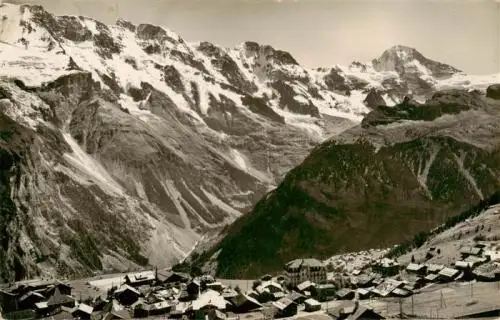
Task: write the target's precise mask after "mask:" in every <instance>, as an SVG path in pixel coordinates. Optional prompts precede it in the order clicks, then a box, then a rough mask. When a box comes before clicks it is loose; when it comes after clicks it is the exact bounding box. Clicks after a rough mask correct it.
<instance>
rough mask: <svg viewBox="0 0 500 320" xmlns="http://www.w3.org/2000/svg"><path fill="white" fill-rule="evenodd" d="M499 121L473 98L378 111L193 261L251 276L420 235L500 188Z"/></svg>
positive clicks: (497, 107) (490, 103)
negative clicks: (300, 260) (299, 260)
mask: <svg viewBox="0 0 500 320" xmlns="http://www.w3.org/2000/svg"><path fill="white" fill-rule="evenodd" d="M491 91H492V90H491V89H490V90H488V92H491ZM499 120H500V103H499V101H498V100H494V99H491V98H489V97H486V96H485V94H484V93H481V92H477V91H472V92H467V91H464V90H451V91H442V92H437V93H435V94H434V95H433V97H432V98H431V99H429V100H428V101H427V102H426V103H425V104H418V103H415V102H411V101H409V102H405V103H402V104H399V105H396V106H394V107H392V108H390V107H385V106H380V107H378V108H377V109H375V110H374V111H373V112H371V113H370V114H368V116H366V117H365V119H364V120H363V122H362V123H361V125H359V126H356V127H354V128H351V129H349V130H346V131H344V132H343V133H341V134H339V135H338V136H336V137H334V138H332V139H330V140H328V141H327V142H325V143H323V144H321V145H320V146H318V147H316V148H315V149H314V150H313V152H312V153H311V154H310V155H309V156H308V157H307V158H306V159H305V160H304V162H303V163H302V164H301V165H299V166H298V167H296V168H294V169H293V170H291V171H290V172H289V173H288V174H287V175H286V177H285V179H284V180H283V182H282V183H281V184H280V185H279V187H278V188H277V189H276V190H274V191H272V192H270V193H269V194H268V195H267V196H266V197H264V198H263V199H262V200H260V201H259V202H258V203H257V205H256V206H255V208H254V210H253V211H252V213H250V214H248V215H246V216H244V217H242V218H240V219H239V220H237V221H236V222H235V223H234V224H233V225H232V226H231V227H230V228H228V229H227V230H226V233H225V237H224V238H223V239H222V241H221V242H220V243H219V244H218V246H216V247H215V248H214V249H212V250H211V251H207V252H206V253H205V254H204V255H202V256H201V258H200V261H201V262H206V261H207V260H208V261H210V262H211V263H210V264H208V265H209V266H212V267H213V266H214V265H215V266H217V269H216V270H217V272H218V274H219V275H220V276H222V277H252V276H257V275H259V274H264V273H267V272H273V271H278V270H280V269H281V268H282V267H283V265H284V263H285V262H287V261H288V260H291V259H293V258H297V257H301V256H311V255H313V256H316V257H319V258H327V257H329V256H331V255H333V254H335V253H338V252H342V251H345V250H349V251H350V250H362V249H368V248H374V247H388V246H390V245H394V244H397V243H400V242H402V241H404V240H408V239H410V238H411V237H412V236H413V235H415V234H417V233H418V232H420V231H428V230H430V229H432V228H434V227H436V226H437V225H439V224H441V223H443V222H444V220H445V219H446V218H447V217H449V216H450V215H452V214H456V213H457V212H461V211H463V210H465V209H467V208H468V207H470V206H471V205H473V204H475V203H477V202H479V201H480V200H482V199H485V198H487V197H489V196H491V195H492V194H493V193H494V192H495V191H497V190H499V188H500V179H499V177H500V125H499ZM198 263H200V262H198Z"/></svg>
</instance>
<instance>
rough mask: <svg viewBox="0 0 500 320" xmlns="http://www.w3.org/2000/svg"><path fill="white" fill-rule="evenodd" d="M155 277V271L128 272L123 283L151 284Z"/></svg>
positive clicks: (135, 285)
mask: <svg viewBox="0 0 500 320" xmlns="http://www.w3.org/2000/svg"><path fill="white" fill-rule="evenodd" d="M155 278H156V277H155V273H154V272H153V271H143V272H137V273H129V274H127V275H126V276H125V283H126V284H128V285H129V286H132V287H139V286H142V285H152V284H153V282H154V281H155Z"/></svg>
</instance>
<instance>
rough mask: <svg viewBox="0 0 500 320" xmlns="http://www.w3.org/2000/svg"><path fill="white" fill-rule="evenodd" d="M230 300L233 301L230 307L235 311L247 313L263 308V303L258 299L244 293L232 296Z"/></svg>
mask: <svg viewBox="0 0 500 320" xmlns="http://www.w3.org/2000/svg"><path fill="white" fill-rule="evenodd" d="M229 301H230V302H231V306H229V309H230V310H231V311H233V312H235V313H246V312H250V311H254V310H258V309H261V308H262V304H260V303H259V302H258V301H257V300H256V299H254V298H252V297H250V296H248V295H245V294H242V293H240V294H238V296H236V297H233V298H231V299H230V300H229Z"/></svg>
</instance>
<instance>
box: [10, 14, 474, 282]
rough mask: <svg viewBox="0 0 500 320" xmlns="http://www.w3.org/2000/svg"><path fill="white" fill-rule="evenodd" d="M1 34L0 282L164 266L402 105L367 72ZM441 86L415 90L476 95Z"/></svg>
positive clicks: (127, 35)
mask: <svg viewBox="0 0 500 320" xmlns="http://www.w3.org/2000/svg"><path fill="white" fill-rule="evenodd" d="M0 20H1V21H0V63H1V67H0V116H1V118H0V119H1V122H0V158H1V159H2V161H1V165H0V169H1V171H0V181H1V183H0V197H1V199H2V206H1V208H0V210H1V215H0V218H1V219H0V229H1V230H0V231H1V235H0V240H1V243H2V247H1V248H0V265H1V266H0V267H1V270H2V274H1V276H2V278H4V279H12V278H22V277H32V276H34V275H37V274H40V273H41V274H46V275H53V274H60V275H61V274H62V275H75V274H78V275H82V274H88V273H89V272H91V271H94V270H106V271H108V270H125V269H133V268H138V267H140V266H141V265H147V264H150V265H160V266H167V265H169V264H172V263H173V262H176V261H178V260H179V259H181V258H183V257H184V256H185V255H186V254H187V253H189V251H190V250H191V249H192V248H193V247H194V246H195V245H196V244H197V243H198V242H199V241H203V240H204V239H205V238H206V237H208V236H210V235H211V234H212V233H215V232H216V231H218V230H220V228H222V227H224V226H226V225H228V224H229V223H231V222H232V221H234V220H235V219H237V218H238V217H240V216H241V214H243V213H245V212H247V211H249V210H250V209H251V208H252V206H253V205H254V204H255V203H256V202H257V200H258V199H260V198H261V197H262V196H263V195H265V194H266V192H268V191H269V190H270V189H272V188H273V187H275V186H276V185H278V184H279V183H280V182H281V180H282V179H283V177H284V175H285V173H286V172H287V171H288V170H289V169H290V168H293V167H294V166H295V165H297V164H298V163H300V162H301V161H302V160H303V159H304V158H305V157H306V156H307V154H308V153H309V151H310V150H311V149H312V148H314V147H315V146H316V145H318V144H319V143H320V142H322V141H324V140H325V139H327V138H329V137H331V136H333V135H335V134H337V133H339V132H342V131H343V130H345V129H347V128H350V127H352V126H353V125H355V124H356V123H359V122H360V121H361V120H362V119H363V117H364V116H365V115H366V114H367V113H368V112H369V111H370V109H372V108H375V107H376V106H377V105H378V104H380V102H381V100H380V99H383V101H384V102H386V103H385V104H386V105H393V104H394V103H395V102H398V101H400V100H401V99H402V98H403V97H404V96H405V95H407V94H408V93H409V89H408V88H409V87H408V86H407V85H402V81H403V80H402V79H404V78H403V73H401V72H400V70H399V69H398V70H392V69H391V70H385V69H384V70H383V68H382V69H380V71H377V70H376V68H375V66H376V64H373V63H368V64H359V63H357V64H356V63H355V64H353V65H352V66H349V67H346V68H344V67H340V66H337V67H335V68H327V69H326V68H325V69H317V70H308V69H306V68H303V67H301V66H300V64H299V62H297V61H296V60H295V59H294V58H293V57H292V56H291V55H290V54H289V53H287V52H283V51H280V50H277V49H275V48H272V47H270V46H266V45H260V44H257V43H254V42H245V43H243V44H241V45H240V46H238V47H237V48H234V49H227V48H222V47H219V46H217V45H214V44H211V43H208V42H200V43H194V44H193V43H186V42H185V41H184V40H183V39H182V38H181V37H179V36H178V35H177V34H175V33H173V32H171V31H169V30H167V29H165V28H162V27H159V26H153V25H149V24H140V25H134V24H132V23H130V22H127V21H124V20H119V21H117V23H116V24H115V25H110V26H108V25H105V24H103V23H100V22H99V21H96V20H93V19H90V18H85V17H75V16H61V17H57V16H54V15H52V14H50V13H48V12H46V11H45V10H44V9H43V8H42V7H40V6H16V5H12V4H3V5H1V6H0ZM429 61H430V60H429ZM429 61H424V67H426V64H425V63H430V64H432V63H434V62H432V61H431V62H429ZM386 69H387V68H386ZM445 69H446V67H445ZM448 69H450V70H452V69H451V67H449V68H448ZM449 75H450V77H448V78H447V79H437V80H435V81H434V80H433V81H434V82H432V83H431V82H426V83H430V84H429V85H422V86H420V85H419V83H420V82H418V81H417V82H415V83H414V84H412V85H413V86H414V87H418V88H422V89H421V93H422V95H424V96H430V95H431V94H432V91H433V90H434V89H435V88H436V87H438V86H439V85H448V86H453V85H455V84H456V82H457V81H462V82H459V85H460V86H463V87H474V86H476V83H479V85H480V86H481V85H482V84H483V82H481V81H483V80H482V79H479V80H478V79H476V78H474V80H475V81H472V82H469V83H464V82H463V81H465V80H464V79H468V76H465V75H463V74H461V73H458V72H457V73H453V72H451V73H449ZM457 79H458V80H457ZM374 90H375V91H376V93H377V95H376V96H374V97H373V96H372V97H368V98H367V95H368V94H369V93H370V92H372V91H373V92H375V91H374Z"/></svg>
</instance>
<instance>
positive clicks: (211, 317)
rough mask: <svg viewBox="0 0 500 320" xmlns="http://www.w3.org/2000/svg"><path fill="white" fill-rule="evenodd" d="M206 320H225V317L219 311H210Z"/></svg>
mask: <svg viewBox="0 0 500 320" xmlns="http://www.w3.org/2000/svg"><path fill="white" fill-rule="evenodd" d="M205 319H206V320H227V315H226V314H225V313H224V312H222V311H220V310H217V309H215V310H212V311H210V312H208V314H207V316H206V318H205Z"/></svg>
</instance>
